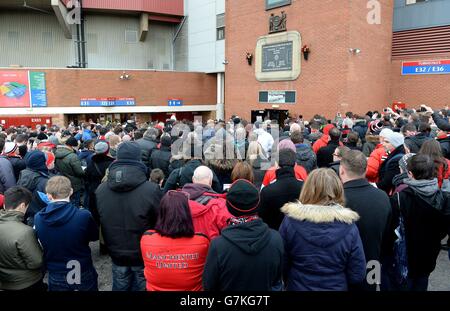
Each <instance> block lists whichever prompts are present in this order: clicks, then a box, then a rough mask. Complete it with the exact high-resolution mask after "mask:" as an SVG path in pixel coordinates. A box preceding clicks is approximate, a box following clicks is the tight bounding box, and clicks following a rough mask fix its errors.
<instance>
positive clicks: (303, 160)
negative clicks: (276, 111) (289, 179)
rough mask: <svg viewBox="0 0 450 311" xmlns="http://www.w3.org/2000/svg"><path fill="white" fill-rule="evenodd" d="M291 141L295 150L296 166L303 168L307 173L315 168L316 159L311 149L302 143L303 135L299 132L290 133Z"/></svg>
mask: <svg viewBox="0 0 450 311" xmlns="http://www.w3.org/2000/svg"><path fill="white" fill-rule="evenodd" d="M291 140H292V142H293V143H294V145H295V149H296V150H297V151H296V153H297V164H298V165H301V166H303V167H304V168H305V170H306V171H307V172H308V174H309V173H311V171H312V170H313V169H315V168H317V158H316V154H315V153H314V151H313V150H312V149H311V147H310V146H309V145H307V144H305V143H304V139H303V134H302V133H301V132H299V131H294V132H292V133H291Z"/></svg>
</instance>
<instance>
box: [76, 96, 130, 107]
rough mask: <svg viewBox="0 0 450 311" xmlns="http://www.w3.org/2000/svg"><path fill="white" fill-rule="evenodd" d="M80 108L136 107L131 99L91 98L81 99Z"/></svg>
mask: <svg viewBox="0 0 450 311" xmlns="http://www.w3.org/2000/svg"><path fill="white" fill-rule="evenodd" d="M80 106H81V107H124V106H136V101H135V99H134V98H132V97H93V98H87V97H85V98H81V100H80Z"/></svg>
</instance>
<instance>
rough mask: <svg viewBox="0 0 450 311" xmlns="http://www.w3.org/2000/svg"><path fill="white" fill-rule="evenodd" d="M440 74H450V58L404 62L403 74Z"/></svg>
mask: <svg viewBox="0 0 450 311" xmlns="http://www.w3.org/2000/svg"><path fill="white" fill-rule="evenodd" d="M439 74H450V59H443V60H427V61H418V62H403V63H402V75H439Z"/></svg>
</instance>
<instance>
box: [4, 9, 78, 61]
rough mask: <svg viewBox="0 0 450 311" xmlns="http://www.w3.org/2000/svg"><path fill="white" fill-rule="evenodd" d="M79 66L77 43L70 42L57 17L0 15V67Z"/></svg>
mask: <svg viewBox="0 0 450 311" xmlns="http://www.w3.org/2000/svg"><path fill="white" fill-rule="evenodd" d="M13 64H14V65H22V66H24V67H66V66H69V65H75V49H74V41H73V40H71V39H66V38H65V37H64V33H63V31H62V29H61V27H60V25H59V23H58V21H57V19H56V17H55V16H54V15H47V14H41V13H31V12H30V13H28V12H27V13H25V12H15V11H1V12H0V67H7V66H9V65H13Z"/></svg>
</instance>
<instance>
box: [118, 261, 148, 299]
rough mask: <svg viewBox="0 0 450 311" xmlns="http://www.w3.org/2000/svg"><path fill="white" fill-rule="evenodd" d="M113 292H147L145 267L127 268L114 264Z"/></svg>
mask: <svg viewBox="0 0 450 311" xmlns="http://www.w3.org/2000/svg"><path fill="white" fill-rule="evenodd" d="M112 275H113V285H112V290H113V291H125V292H130V291H131V292H138V291H145V285H146V281H145V277H144V266H135V267H125V266H117V265H115V264H114V263H113V264H112Z"/></svg>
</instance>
